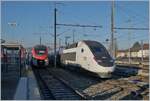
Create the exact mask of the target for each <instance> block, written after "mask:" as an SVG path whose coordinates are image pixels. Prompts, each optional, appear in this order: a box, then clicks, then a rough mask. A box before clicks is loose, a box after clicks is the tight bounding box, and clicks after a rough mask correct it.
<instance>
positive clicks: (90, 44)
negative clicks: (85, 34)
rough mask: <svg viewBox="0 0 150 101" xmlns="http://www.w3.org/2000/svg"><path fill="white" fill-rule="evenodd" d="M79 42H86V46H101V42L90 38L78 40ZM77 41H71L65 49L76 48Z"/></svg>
mask: <svg viewBox="0 0 150 101" xmlns="http://www.w3.org/2000/svg"><path fill="white" fill-rule="evenodd" d="M79 42H84V43H85V44H87V45H88V46H93V47H94V46H95V47H97V46H101V47H102V46H103V45H102V44H101V43H99V42H97V41H92V40H83V41H79ZM79 42H76V43H73V44H71V45H69V46H67V47H66V49H70V48H76V47H77V46H78V43H79Z"/></svg>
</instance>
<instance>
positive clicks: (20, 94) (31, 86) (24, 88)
mask: <svg viewBox="0 0 150 101" xmlns="http://www.w3.org/2000/svg"><path fill="white" fill-rule="evenodd" d="M40 99H41V97H40V93H39V89H38V85H37V82H36V80H35V77H34V74H33V72H32V69H31V68H30V67H29V68H28V70H27V77H22V78H21V79H20V81H19V84H18V86H17V90H16V93H15V96H14V100H40Z"/></svg>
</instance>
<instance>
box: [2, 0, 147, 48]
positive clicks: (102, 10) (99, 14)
mask: <svg viewBox="0 0 150 101" xmlns="http://www.w3.org/2000/svg"><path fill="white" fill-rule="evenodd" d="M59 3H63V4H58V5H57V9H58V11H57V15H58V16H57V23H66V24H81V25H86V24H88V25H101V26H102V28H96V30H95V29H94V28H77V27H64V26H59V28H58V29H57V33H58V34H59V33H62V32H64V31H65V33H63V34H61V35H60V36H59V37H58V40H59V39H61V40H62V41H61V42H62V44H64V43H65V36H71V38H70V39H69V40H68V41H69V42H70V43H72V33H73V30H75V40H76V41H79V40H85V39H89V40H96V41H99V42H102V43H103V42H105V40H106V39H110V35H111V20H110V15H111V2H110V1H105V2H104V1H95V2H93V1H86V2H81V1H76V2H72V1H70V2H67V1H61V2H59ZM53 9H54V2H52V1H45V2H44V1H32V2H31V1H24V2H23V1H21V2H19V1H3V2H2V3H1V21H2V24H1V25H2V32H1V33H2V35H1V36H2V38H3V39H5V40H6V41H12V40H17V41H19V42H22V43H23V45H24V46H25V47H28V46H30V47H32V46H34V45H36V44H39V37H40V36H41V37H42V43H43V44H45V45H50V46H51V44H53V39H54V38H53V37H52V35H50V33H51V34H53V24H54V11H53ZM148 10H149V2H148V1H139V2H137V1H116V2H115V26H116V27H142V28H148V27H149V23H148V22H149V19H148V18H149V11H148ZM9 22H16V23H17V26H16V27H12V26H10V25H9V24H8V23H9ZM40 33H42V34H40ZM129 33H130V35H131V36H130V37H131V44H133V43H134V42H136V41H141V40H144V42H146V43H148V40H149V33H148V30H140V31H139V30H130V31H129V30H116V33H115V37H116V38H117V42H118V47H119V49H126V48H128V46H129V41H128V37H129ZM85 34H86V35H87V36H85ZM58 40H57V42H58ZM104 45H106V44H105V43H104Z"/></svg>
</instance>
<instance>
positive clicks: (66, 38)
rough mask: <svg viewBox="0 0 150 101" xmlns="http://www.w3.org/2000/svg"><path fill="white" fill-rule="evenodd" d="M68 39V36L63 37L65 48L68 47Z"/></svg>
mask: <svg viewBox="0 0 150 101" xmlns="http://www.w3.org/2000/svg"><path fill="white" fill-rule="evenodd" d="M69 38H70V36H66V37H65V44H66V47H67V46H68V42H67V41H68V39H69Z"/></svg>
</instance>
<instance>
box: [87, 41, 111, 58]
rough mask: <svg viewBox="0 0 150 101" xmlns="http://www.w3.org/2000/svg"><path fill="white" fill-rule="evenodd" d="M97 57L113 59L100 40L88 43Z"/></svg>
mask: <svg viewBox="0 0 150 101" xmlns="http://www.w3.org/2000/svg"><path fill="white" fill-rule="evenodd" d="M87 44H88V46H89V48H90V49H91V51H92V53H93V54H94V56H95V58H96V59H111V56H110V55H109V53H108V51H107V50H106V48H105V47H104V46H103V45H101V44H100V43H98V42H88V43H87Z"/></svg>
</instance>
